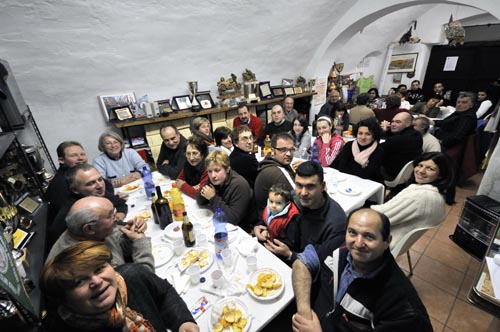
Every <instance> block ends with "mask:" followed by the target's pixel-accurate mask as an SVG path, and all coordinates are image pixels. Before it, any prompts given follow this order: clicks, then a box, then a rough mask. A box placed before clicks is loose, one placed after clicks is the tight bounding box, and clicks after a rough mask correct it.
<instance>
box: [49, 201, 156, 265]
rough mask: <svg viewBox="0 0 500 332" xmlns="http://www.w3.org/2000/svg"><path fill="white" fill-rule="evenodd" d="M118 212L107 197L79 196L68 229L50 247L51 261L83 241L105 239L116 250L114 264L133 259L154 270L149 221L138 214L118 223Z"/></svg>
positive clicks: (113, 250)
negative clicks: (122, 222) (120, 223)
mask: <svg viewBox="0 0 500 332" xmlns="http://www.w3.org/2000/svg"><path fill="white" fill-rule="evenodd" d="M116 216H117V213H116V209H115V207H114V206H113V203H111V201H110V200H109V199H107V198H104V197H96V196H88V197H84V198H81V199H79V200H77V201H76V202H75V203H74V204H73V205H72V206H71V209H70V210H69V212H68V215H67V217H66V224H67V226H68V229H67V230H66V231H64V233H63V234H62V235H61V236H60V237H59V239H58V240H57V242H56V243H55V244H54V246H53V247H52V249H51V250H50V252H49V256H48V257H47V261H49V260H50V259H52V258H53V257H55V256H56V255H57V254H59V253H60V252H61V251H63V250H64V249H65V248H67V247H69V246H71V245H73V244H75V243H77V242H79V241H85V240H92V241H104V242H105V243H106V245H107V247H108V248H109V249H110V250H111V253H112V254H113V259H112V260H111V264H112V265H113V266H114V267H116V266H119V265H123V264H125V263H126V262H133V263H139V264H144V266H146V267H147V268H149V269H150V270H151V271H153V272H154V271H155V270H154V259H153V254H152V252H151V239H150V238H149V237H146V236H145V234H144V233H145V232H146V228H147V223H146V222H145V221H144V220H143V219H142V218H136V219H134V220H131V221H128V222H127V224H126V225H125V226H120V227H117V226H116V224H117V217H116Z"/></svg>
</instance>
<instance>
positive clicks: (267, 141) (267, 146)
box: [262, 135, 272, 158]
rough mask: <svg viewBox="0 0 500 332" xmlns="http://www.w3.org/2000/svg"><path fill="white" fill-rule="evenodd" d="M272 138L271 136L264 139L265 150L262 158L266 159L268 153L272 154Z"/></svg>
mask: <svg viewBox="0 0 500 332" xmlns="http://www.w3.org/2000/svg"><path fill="white" fill-rule="evenodd" d="M271 149H272V147H271V138H270V137H269V135H266V138H265V139H264V149H263V150H262V156H263V157H264V158H265V157H266V156H267V154H268V153H270V152H271Z"/></svg>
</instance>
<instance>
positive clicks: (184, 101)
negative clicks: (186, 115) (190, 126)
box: [172, 95, 192, 111]
mask: <svg viewBox="0 0 500 332" xmlns="http://www.w3.org/2000/svg"><path fill="white" fill-rule="evenodd" d="M172 100H173V107H174V108H175V109H176V110H178V111H184V110H188V109H190V108H191V107H192V105H191V96H189V95H182V96H175V97H173V98H172Z"/></svg>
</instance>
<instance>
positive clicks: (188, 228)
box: [182, 212, 196, 247]
mask: <svg viewBox="0 0 500 332" xmlns="http://www.w3.org/2000/svg"><path fill="white" fill-rule="evenodd" d="M182 237H183V238H184V244H185V245H186V247H192V246H194V244H195V243H196V239H195V235H194V227H193V224H192V223H191V222H190V221H189V218H188V216H187V213H186V212H183V213H182Z"/></svg>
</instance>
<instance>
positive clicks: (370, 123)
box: [332, 118, 383, 182]
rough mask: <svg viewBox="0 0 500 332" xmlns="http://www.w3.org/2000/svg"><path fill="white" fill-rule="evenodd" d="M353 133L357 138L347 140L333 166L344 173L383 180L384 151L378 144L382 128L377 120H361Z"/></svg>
mask: <svg viewBox="0 0 500 332" xmlns="http://www.w3.org/2000/svg"><path fill="white" fill-rule="evenodd" d="M353 134H354V136H355V137H356V140H354V141H350V142H347V144H346V145H345V146H344V148H343V149H342V151H341V152H340V154H339V156H338V157H337V159H335V161H334V162H333V164H332V166H333V167H334V168H336V169H338V170H339V171H341V172H344V173H348V174H352V175H356V176H359V177H360V178H363V179H370V180H373V181H378V182H382V176H381V174H380V168H381V167H382V156H383V151H382V149H381V148H380V145H379V144H378V143H379V140H380V134H381V129H380V126H379V124H378V122H377V120H375V119H373V118H371V119H365V120H361V121H360V122H359V123H358V125H357V126H355V127H354V132H353Z"/></svg>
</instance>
